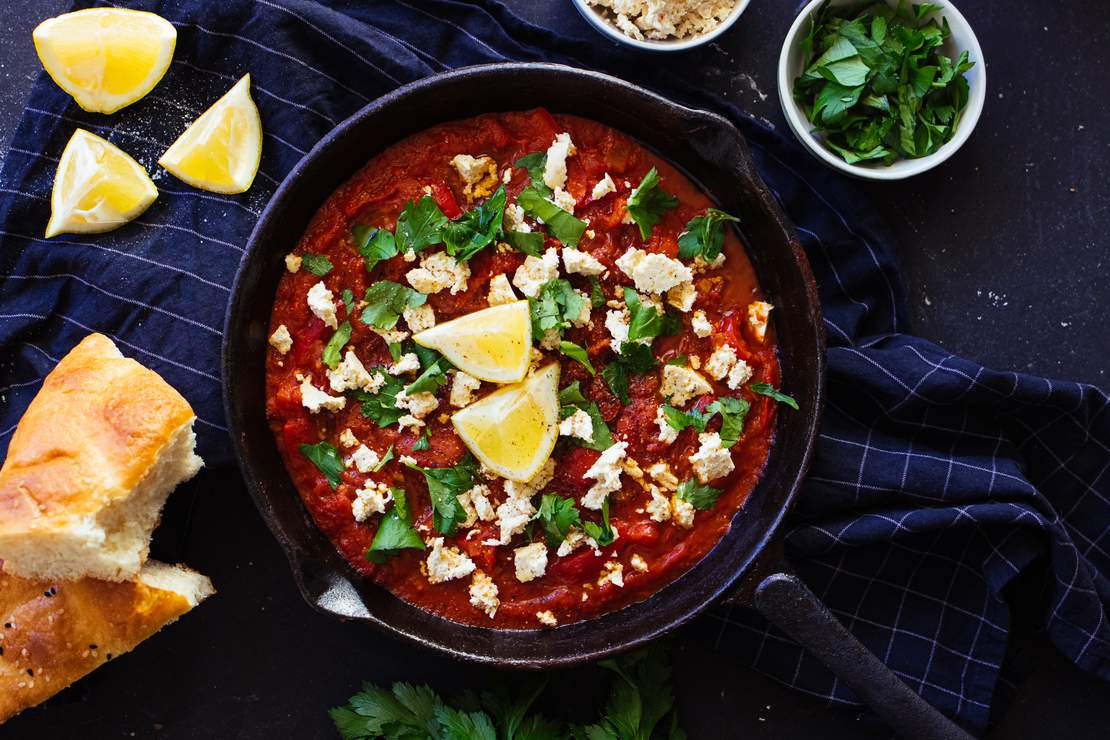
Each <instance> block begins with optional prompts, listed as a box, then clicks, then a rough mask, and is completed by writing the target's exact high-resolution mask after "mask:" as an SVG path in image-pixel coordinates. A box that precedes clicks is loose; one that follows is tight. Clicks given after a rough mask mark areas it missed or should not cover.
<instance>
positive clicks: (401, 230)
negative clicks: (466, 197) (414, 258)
mask: <svg viewBox="0 0 1110 740" xmlns="http://www.w3.org/2000/svg"><path fill="white" fill-rule="evenodd" d="M446 225H447V217H446V216H444V215H443V211H441V210H439V205H438V204H436V201H435V198H433V197H432V196H430V195H425V196H424V197H423V198H421V199H420V200H419V201H418V202H417V203H416V204H415V205H413V202H412V201H411V200H410V201H409V202H408V203H406V204H405V209H404V210H403V211H401V215H400V216H398V217H397V237H396V239H397V249H398V251H400V252H407V251H408V250H410V249H411V250H412V251H414V252H419V251H420V250H421V249H425V248H427V247H430V246H432V245H433V244H439V243H440V242H441V241H443V236H442V231H443V227H444V226H446Z"/></svg>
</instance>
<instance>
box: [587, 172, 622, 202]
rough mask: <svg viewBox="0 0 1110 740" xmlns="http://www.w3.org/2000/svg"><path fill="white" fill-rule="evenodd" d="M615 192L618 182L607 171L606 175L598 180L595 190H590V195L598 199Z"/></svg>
mask: <svg viewBox="0 0 1110 740" xmlns="http://www.w3.org/2000/svg"><path fill="white" fill-rule="evenodd" d="M615 192H617V184H616V183H615V182H613V178H611V177H609V173H608V172H606V173H605V177H603V178H601V179H600V180H598V181H597V185H594V189H593V191H592V192H590V197H591V198H593V199H594V200H597V199H599V198H604V197H605V196H606V195H608V194H609V193H615Z"/></svg>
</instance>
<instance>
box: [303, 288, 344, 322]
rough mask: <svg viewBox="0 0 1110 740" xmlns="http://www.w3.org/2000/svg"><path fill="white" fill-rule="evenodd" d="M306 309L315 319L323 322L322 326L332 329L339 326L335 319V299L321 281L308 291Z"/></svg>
mask: <svg viewBox="0 0 1110 740" xmlns="http://www.w3.org/2000/svg"><path fill="white" fill-rule="evenodd" d="M308 308H309V310H310V311H312V313H313V314H315V316H316V318H318V319H320V321H323V322H324V326H329V327H331V328H332V329H335V328H336V327H337V326H339V321H338V320H337V319H336V317H335V297H334V296H333V295H332V292H331V291H330V290H328V286H326V285H324V281H323V280H321V281H320V282H318V283H316V284H315V285H313V286H312V287H311V288H309V289H308Z"/></svg>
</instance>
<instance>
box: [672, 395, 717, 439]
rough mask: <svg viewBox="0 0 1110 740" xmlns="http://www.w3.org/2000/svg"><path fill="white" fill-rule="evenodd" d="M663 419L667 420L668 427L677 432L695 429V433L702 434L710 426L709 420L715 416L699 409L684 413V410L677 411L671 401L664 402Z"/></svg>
mask: <svg viewBox="0 0 1110 740" xmlns="http://www.w3.org/2000/svg"><path fill="white" fill-rule="evenodd" d="M663 418H664V419H666V420H667V425H668V426H669V427H670V428H671V429H674V430H675V431H677V432H681V431H682V430H683V429H689V428H690V427H693V428H694V431H696V432H697V433H698V434H701V433H702V432H704V431H705V428H706V426H708V425H709V420H710V419H712V418H713V414H710V413H707V412H705V411H702V410H701V409H698V408H692V409H690V410H689V411H683V410H682V409H676V408H675V407H674V406H672V405H671V404H670V402H669V401H664V402H663Z"/></svg>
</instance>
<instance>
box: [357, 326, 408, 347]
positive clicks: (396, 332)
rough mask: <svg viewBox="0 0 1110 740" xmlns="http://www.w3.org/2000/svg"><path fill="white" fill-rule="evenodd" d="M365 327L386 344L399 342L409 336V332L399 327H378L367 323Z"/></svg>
mask: <svg viewBox="0 0 1110 740" xmlns="http://www.w3.org/2000/svg"><path fill="white" fill-rule="evenodd" d="M366 328H368V329H369V330H370V331H372V332H374V333H375V334H377V335H378V336H379V337H381V338H382V341H384V342H385V343H386V344H400V343H401V342H403V341H405V340H406V339H408V338H409V333H408V332H407V331H401V330H400V329H379V328H378V327H376V326H374V325H373V324H367V325H366Z"/></svg>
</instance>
